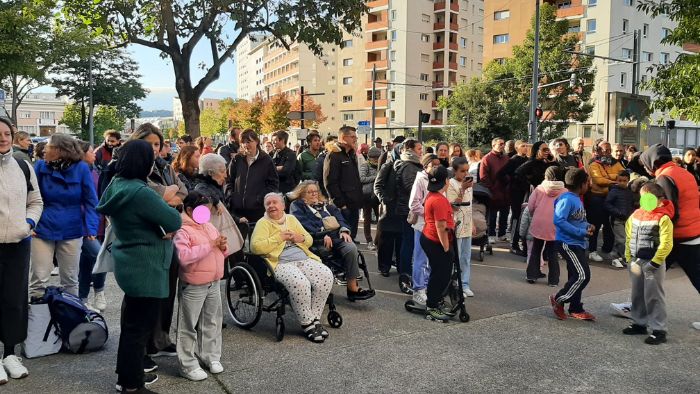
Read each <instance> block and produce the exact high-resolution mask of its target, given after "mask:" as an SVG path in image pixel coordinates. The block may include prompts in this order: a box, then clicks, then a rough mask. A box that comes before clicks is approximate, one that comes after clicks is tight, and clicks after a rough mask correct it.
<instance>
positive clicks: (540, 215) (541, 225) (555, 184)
mask: <svg viewBox="0 0 700 394" xmlns="http://www.w3.org/2000/svg"><path fill="white" fill-rule="evenodd" d="M566 191H567V190H566V188H565V187H564V182H560V181H543V182H542V184H540V185H539V186H537V187H536V188H535V191H533V192H532V194H531V195H530V199H529V200H528V202H527V209H528V210H529V211H530V217H531V218H532V222H531V224H530V233H532V236H533V237H535V238H539V239H542V240H545V241H554V239H555V236H556V232H555V229H554V220H553V219H554V201H556V199H557V197H559V196H561V195H562V194H564V193H566Z"/></svg>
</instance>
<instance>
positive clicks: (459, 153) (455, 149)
mask: <svg viewBox="0 0 700 394" xmlns="http://www.w3.org/2000/svg"><path fill="white" fill-rule="evenodd" d="M455 157H465V156H464V150H462V145H460V144H458V143H456V142H453V143H451V144H450V161H452V159H454V158H455Z"/></svg>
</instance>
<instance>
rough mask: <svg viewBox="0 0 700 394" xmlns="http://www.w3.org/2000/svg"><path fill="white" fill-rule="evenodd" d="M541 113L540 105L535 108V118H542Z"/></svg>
mask: <svg viewBox="0 0 700 394" xmlns="http://www.w3.org/2000/svg"><path fill="white" fill-rule="evenodd" d="M542 114H543V112H542V108H540V107H537V108H535V116H536V117H537V119H542Z"/></svg>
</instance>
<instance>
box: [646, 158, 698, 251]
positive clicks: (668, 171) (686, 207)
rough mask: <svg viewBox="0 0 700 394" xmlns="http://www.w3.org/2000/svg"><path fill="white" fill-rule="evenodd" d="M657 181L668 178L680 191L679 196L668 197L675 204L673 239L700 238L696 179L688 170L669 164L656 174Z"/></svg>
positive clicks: (659, 169)
mask: <svg viewBox="0 0 700 394" xmlns="http://www.w3.org/2000/svg"><path fill="white" fill-rule="evenodd" d="M654 175H655V176H656V178H657V180H659V181H660V182H663V181H661V180H660V178H661V177H668V178H670V179H671V180H673V184H674V185H675V188H676V189H677V190H678V195H677V196H666V197H667V198H669V199H670V200H671V201H674V202H675V207H676V210H675V212H676V215H675V216H674V217H673V238H674V239H676V240H681V241H682V240H689V239H693V238H697V237H700V225H698V223H700V195H699V194H698V186H697V183H696V182H695V178H694V177H693V175H692V174H691V173H689V172H688V171H687V170H685V169H683V168H681V167H679V166H678V165H676V164H675V163H674V162H668V163H666V164H664V165H662V166H661V167H659V168H658V169H657V170H656V171H655V172H654Z"/></svg>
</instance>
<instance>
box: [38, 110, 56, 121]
mask: <svg viewBox="0 0 700 394" xmlns="http://www.w3.org/2000/svg"><path fill="white" fill-rule="evenodd" d="M55 116H56V113H55V112H44V111H41V112H39V118H40V119H53V118H54V117H55Z"/></svg>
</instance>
